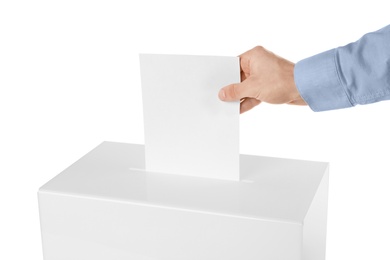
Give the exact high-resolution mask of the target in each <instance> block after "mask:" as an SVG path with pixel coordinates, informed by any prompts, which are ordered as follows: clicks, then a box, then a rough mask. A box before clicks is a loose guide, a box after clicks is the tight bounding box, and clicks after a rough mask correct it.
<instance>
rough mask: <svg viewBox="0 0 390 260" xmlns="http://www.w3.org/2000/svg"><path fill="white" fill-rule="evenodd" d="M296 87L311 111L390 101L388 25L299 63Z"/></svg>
mask: <svg viewBox="0 0 390 260" xmlns="http://www.w3.org/2000/svg"><path fill="white" fill-rule="evenodd" d="M294 78H295V83H296V86H297V88H298V90H299V92H300V94H301V96H302V98H303V99H304V100H305V101H306V103H307V104H308V105H309V106H310V107H311V109H312V110H314V111H324V110H331V109H339V108H346V107H352V106H355V105H357V104H368V103H373V102H378V101H381V100H386V99H390V25H389V26H387V27H385V28H383V29H381V30H379V31H376V32H372V33H368V34H366V35H364V36H363V37H362V38H361V39H360V40H358V41H356V42H354V43H350V44H348V45H346V46H344V47H339V48H336V49H332V50H329V51H326V52H323V53H320V54H317V55H315V56H313V57H310V58H307V59H304V60H302V61H299V62H298V63H297V64H296V65H295V69H294Z"/></svg>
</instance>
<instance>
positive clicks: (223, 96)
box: [219, 89, 226, 100]
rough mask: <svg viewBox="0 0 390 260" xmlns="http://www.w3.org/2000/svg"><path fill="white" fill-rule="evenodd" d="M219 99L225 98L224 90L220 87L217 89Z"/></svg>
mask: <svg viewBox="0 0 390 260" xmlns="http://www.w3.org/2000/svg"><path fill="white" fill-rule="evenodd" d="M219 99H221V100H225V99H226V94H225V90H223V89H221V90H220V91H219Z"/></svg>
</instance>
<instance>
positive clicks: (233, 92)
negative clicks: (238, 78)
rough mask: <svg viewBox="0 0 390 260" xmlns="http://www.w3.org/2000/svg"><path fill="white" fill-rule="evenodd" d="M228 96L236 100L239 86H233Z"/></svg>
mask: <svg viewBox="0 0 390 260" xmlns="http://www.w3.org/2000/svg"><path fill="white" fill-rule="evenodd" d="M226 94H227V96H228V97H230V98H231V99H236V98H237V97H238V85H237V84H232V85H231V86H230V88H229V89H228V91H227V93H226Z"/></svg>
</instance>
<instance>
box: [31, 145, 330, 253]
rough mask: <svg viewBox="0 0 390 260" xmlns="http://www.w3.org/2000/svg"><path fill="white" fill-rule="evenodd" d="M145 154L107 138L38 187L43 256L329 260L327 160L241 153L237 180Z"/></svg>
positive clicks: (138, 149) (140, 148)
mask: <svg viewBox="0 0 390 260" xmlns="http://www.w3.org/2000/svg"><path fill="white" fill-rule="evenodd" d="M144 154H145V149H144V146H143V145H137V144H125V143H114V142H103V143H102V144H100V145H99V146H98V147H96V148H95V149H93V150H92V151H91V152H89V153H88V154H86V155H85V156H84V157H82V158H81V159H80V160H78V161H77V162H75V163H74V164H73V165H71V166H70V167H69V168H67V169H66V170H64V171H63V172H62V173H60V174H59V175H57V176H56V177H55V178H53V179H52V180H50V181H49V182H48V183H46V184H45V185H44V186H42V187H41V188H40V189H39V192H38V197H39V212H40V221H41V230H42V241H43V255H44V259H45V260H76V259H81V260H131V259H134V260H238V259H242V260H322V259H325V241H326V220H327V197H328V167H329V165H328V163H323V162H311V161H300V160H290V159H280V158H270V157H260V156H251V155H240V180H238V181H235V180H221V179H212V178H203V177H194V176H185V175H177V174H163V173H157V172H148V171H146V170H145V157H144ZM188 167H189V168H191V167H192V165H188ZM197 167H198V166H197Z"/></svg>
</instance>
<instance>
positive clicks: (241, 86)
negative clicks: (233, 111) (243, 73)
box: [218, 79, 253, 101]
mask: <svg viewBox="0 0 390 260" xmlns="http://www.w3.org/2000/svg"><path fill="white" fill-rule="evenodd" d="M249 85H250V84H249V81H248V79H246V80H244V81H243V82H241V83H236V84H231V85H228V86H226V87H223V88H221V90H220V91H219V93H218V97H219V99H221V100H222V101H239V100H241V99H242V98H245V97H252V95H253V93H251V92H252V91H251V88H250V86H249Z"/></svg>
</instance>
